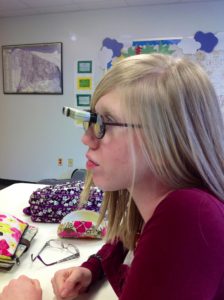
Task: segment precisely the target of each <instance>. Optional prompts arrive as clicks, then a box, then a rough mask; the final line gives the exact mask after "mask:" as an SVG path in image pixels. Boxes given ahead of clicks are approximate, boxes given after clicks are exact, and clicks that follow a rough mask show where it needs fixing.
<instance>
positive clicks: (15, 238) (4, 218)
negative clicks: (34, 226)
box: [0, 213, 28, 260]
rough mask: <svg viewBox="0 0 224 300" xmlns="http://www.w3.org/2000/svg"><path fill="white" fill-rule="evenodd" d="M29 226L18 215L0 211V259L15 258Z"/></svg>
mask: <svg viewBox="0 0 224 300" xmlns="http://www.w3.org/2000/svg"><path fill="white" fill-rule="evenodd" d="M27 227H28V224H27V223H26V222H23V221H22V220H20V219H18V218H17V217H15V216H12V215H10V214H2V213H0V259H4V260H12V259H13V258H14V254H15V252H16V249H17V247H18V245H19V242H20V240H21V237H22V235H23V233H24V231H25V230H26V228H27Z"/></svg>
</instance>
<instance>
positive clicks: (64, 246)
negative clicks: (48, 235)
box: [31, 239, 80, 266]
mask: <svg viewBox="0 0 224 300" xmlns="http://www.w3.org/2000/svg"><path fill="white" fill-rule="evenodd" d="M47 247H51V248H54V249H60V250H67V251H68V252H70V253H72V255H69V256H67V257H65V258H62V259H60V260H57V261H54V262H51V263H46V262H45V261H44V260H43V258H42V257H41V256H40V254H41V253H42V252H43V251H44V249H46V248H47ZM79 256H80V253H79V250H78V248H77V247H76V246H75V245H73V244H68V243H66V242H64V241H61V240H58V239H52V240H49V241H47V242H46V243H45V244H44V246H43V247H42V248H41V249H40V251H39V252H38V253H37V255H36V256H35V257H34V255H33V254H31V260H32V261H35V260H36V259H39V260H40V261H41V262H42V263H43V264H44V265H45V266H53V265H55V264H58V263H61V262H64V261H68V260H71V259H75V258H78V257H79Z"/></svg>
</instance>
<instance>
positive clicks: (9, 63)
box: [2, 42, 63, 94]
mask: <svg viewBox="0 0 224 300" xmlns="http://www.w3.org/2000/svg"><path fill="white" fill-rule="evenodd" d="M2 66H3V92H4V94H63V72H62V43H59V42H57V43H38V44H26V45H8V46H2Z"/></svg>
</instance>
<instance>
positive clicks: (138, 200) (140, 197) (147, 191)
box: [132, 181, 172, 223]
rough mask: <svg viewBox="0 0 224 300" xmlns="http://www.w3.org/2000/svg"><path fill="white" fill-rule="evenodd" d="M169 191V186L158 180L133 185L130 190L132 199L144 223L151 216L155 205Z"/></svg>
mask: <svg viewBox="0 0 224 300" xmlns="http://www.w3.org/2000/svg"><path fill="white" fill-rule="evenodd" d="M171 191H172V189H171V188H170V187H167V186H165V185H164V184H162V183H160V182H158V181H156V182H155V181H154V182H152V181H151V182H145V183H144V182H142V183H140V184H139V185H138V186H135V187H134V189H133V191H132V195H133V199H134V201H135V204H136V206H137V208H138V210H139V212H140V214H141V216H142V218H143V220H144V223H146V222H147V221H148V220H149V219H150V218H151V217H152V215H153V213H154V211H155V209H156V207H157V206H158V205H159V203H160V202H161V201H162V200H163V199H165V198H166V196H167V195H168V194H169V193H170V192H171Z"/></svg>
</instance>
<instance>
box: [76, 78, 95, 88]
mask: <svg viewBox="0 0 224 300" xmlns="http://www.w3.org/2000/svg"><path fill="white" fill-rule="evenodd" d="M77 89H78V90H91V89H92V77H77Z"/></svg>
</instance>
